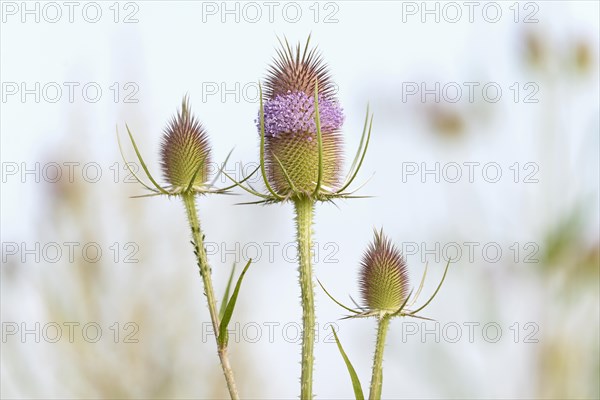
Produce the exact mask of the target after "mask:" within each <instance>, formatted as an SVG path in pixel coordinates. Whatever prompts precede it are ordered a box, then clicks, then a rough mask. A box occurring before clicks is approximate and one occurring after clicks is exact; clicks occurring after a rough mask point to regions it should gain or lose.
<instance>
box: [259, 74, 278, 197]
mask: <svg viewBox="0 0 600 400" xmlns="http://www.w3.org/2000/svg"><path fill="white" fill-rule="evenodd" d="M258 95H259V96H260V171H261V173H262V177H263V181H264V182H265V186H266V187H267V190H268V191H269V193H271V196H273V197H275V198H276V199H278V200H283V199H284V197H283V196H282V195H280V194H279V193H277V192H276V191H275V190H273V188H272V187H271V184H269V179H267V172H266V168H265V108H264V105H263V95H262V86H261V85H260V82H259V83H258Z"/></svg>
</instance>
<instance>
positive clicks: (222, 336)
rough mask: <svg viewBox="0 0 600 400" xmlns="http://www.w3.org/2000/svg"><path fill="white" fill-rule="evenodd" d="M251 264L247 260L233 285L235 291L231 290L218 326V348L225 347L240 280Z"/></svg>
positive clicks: (240, 285)
mask: <svg viewBox="0 0 600 400" xmlns="http://www.w3.org/2000/svg"><path fill="white" fill-rule="evenodd" d="M251 263H252V259H250V260H248V263H247V264H246V266H245V267H244V270H243V271H242V273H241V274H240V277H239V278H238V281H237V283H236V284H235V289H234V290H233V294H232V295H231V298H230V299H229V302H228V303H227V307H226V308H225V312H224V313H223V319H222V320H221V325H220V326H219V346H221V347H225V346H227V325H229V321H231V316H232V315H233V309H234V308H235V302H236V301H237V297H238V294H239V292H240V287H242V280H243V279H244V275H246V271H248V268H250V264H251Z"/></svg>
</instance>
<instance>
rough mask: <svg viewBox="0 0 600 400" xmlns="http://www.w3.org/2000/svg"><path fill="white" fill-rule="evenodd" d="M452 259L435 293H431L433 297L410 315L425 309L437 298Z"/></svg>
mask: <svg viewBox="0 0 600 400" xmlns="http://www.w3.org/2000/svg"><path fill="white" fill-rule="evenodd" d="M450 261H451V260H450V259H448V263H447V264H446V269H445V270H444V275H443V276H442V280H441V281H440V284H439V285H438V287H437V289H435V292H433V294H432V295H431V297H430V298H429V300H427V302H426V303H425V304H423V305H422V306H421V307H419V308H418V309H416V310H415V311H413V312H411V313H410V314H409V315H411V316H413V315H412V314H416V313H418V312H419V311H421V310H422V309H424V308H425V307H427V306H428V305H429V303H431V301H432V300H433V299H434V298H435V296H436V295H437V294H438V292H439V291H440V288H441V287H442V284H443V283H444V279H446V274H447V273H448V267H449V266H450Z"/></svg>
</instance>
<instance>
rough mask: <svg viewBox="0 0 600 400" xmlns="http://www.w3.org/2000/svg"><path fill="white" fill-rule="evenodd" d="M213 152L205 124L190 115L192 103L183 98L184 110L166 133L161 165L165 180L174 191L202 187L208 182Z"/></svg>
mask: <svg viewBox="0 0 600 400" xmlns="http://www.w3.org/2000/svg"><path fill="white" fill-rule="evenodd" d="M210 160H211V150H210V145H209V143H208V136H207V134H206V131H205V129H204V127H203V126H202V124H201V123H200V122H199V121H198V120H197V119H196V117H195V116H194V115H192V113H191V112H190V107H189V100H188V98H187V97H185V98H184V99H183V102H182V105H181V110H179V111H178V112H177V115H175V116H174V117H173V119H172V120H171V122H170V123H169V125H168V126H167V128H166V129H165V132H164V137H163V141H162V145H161V166H162V170H163V175H164V177H165V179H166V180H167V181H168V182H169V183H170V184H171V186H172V187H173V188H181V189H184V188H186V187H188V186H189V185H190V182H191V184H192V187H202V186H204V185H205V184H206V181H207V179H208V166H209V164H210ZM192 181H193V182H192Z"/></svg>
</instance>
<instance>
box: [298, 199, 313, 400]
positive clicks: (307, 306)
mask: <svg viewBox="0 0 600 400" xmlns="http://www.w3.org/2000/svg"><path fill="white" fill-rule="evenodd" d="M294 205H295V209H296V228H297V240H298V258H299V268H298V269H299V272H300V290H301V292H302V295H301V296H302V372H301V376H300V382H301V387H300V399H301V400H312V397H313V393H312V380H313V379H312V378H313V361H314V357H313V349H314V342H315V300H314V297H315V296H314V282H313V277H312V263H311V256H312V253H311V249H312V242H311V237H312V220H313V213H314V200H313V199H311V198H309V197H301V198H298V199H296V200H295V201H294Z"/></svg>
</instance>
